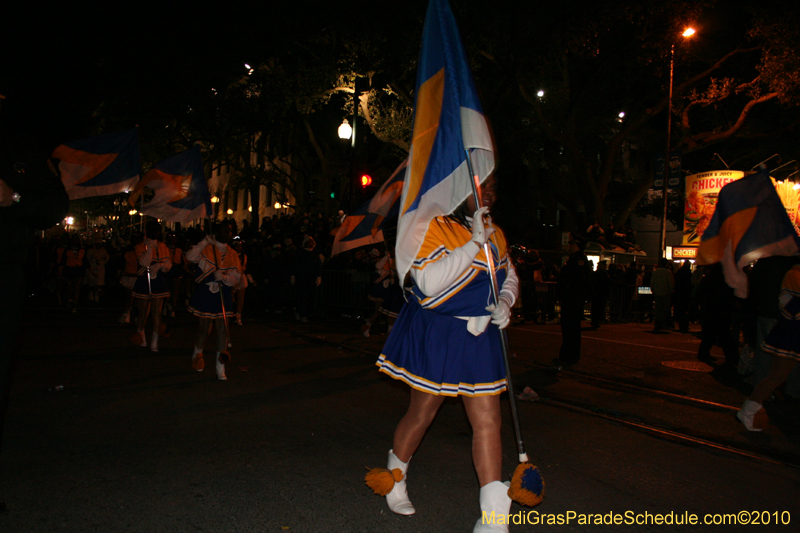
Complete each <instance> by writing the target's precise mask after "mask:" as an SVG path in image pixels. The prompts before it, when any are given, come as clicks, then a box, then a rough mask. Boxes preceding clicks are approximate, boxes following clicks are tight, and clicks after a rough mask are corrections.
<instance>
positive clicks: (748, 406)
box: [736, 400, 762, 431]
mask: <svg viewBox="0 0 800 533" xmlns="http://www.w3.org/2000/svg"><path fill="white" fill-rule="evenodd" d="M760 410H761V404H760V403H758V402H754V401H753V400H745V401H744V405H742V408H741V409H739V412H737V413H736V418H738V419H739V421H740V422H741V423H742V424H744V427H746V428H747V430H748V431H762V430H761V428H757V427H753V418H755V416H756V413H757V412H759V411H760Z"/></svg>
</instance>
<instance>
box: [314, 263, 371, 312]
mask: <svg viewBox="0 0 800 533" xmlns="http://www.w3.org/2000/svg"><path fill="white" fill-rule="evenodd" d="M369 287H370V273H369V272H359V271H355V270H323V271H322V284H321V285H320V286H319V290H318V291H317V292H316V298H315V307H316V309H315V311H316V312H317V313H325V312H327V313H337V314H341V315H347V316H350V317H353V318H356V317H367V316H369V315H371V314H372V311H373V309H374V305H375V304H374V303H372V302H371V301H369V300H368V299H367V294H368V293H369Z"/></svg>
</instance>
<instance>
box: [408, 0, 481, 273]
mask: <svg viewBox="0 0 800 533" xmlns="http://www.w3.org/2000/svg"><path fill="white" fill-rule="evenodd" d="M416 89H417V90H416V95H415V102H414V128H413V133H412V137H411V149H410V154H409V165H408V168H407V170H406V176H405V181H404V184H403V194H402V198H401V200H400V220H399V223H398V229H397V246H396V249H395V250H396V260H397V272H398V275H399V276H400V279H403V278H404V277H405V275H406V273H407V272H408V270H409V269H410V268H411V264H412V262H413V261H414V258H415V257H416V255H417V252H418V251H419V248H420V246H421V244H422V241H423V238H424V237H425V232H426V230H427V228H428V224H429V223H430V221H431V220H432V219H433V218H435V217H437V216H442V215H448V214H450V213H452V212H453V211H454V210H455V208H457V207H458V206H459V205H460V204H461V203H462V202H463V201H464V200H466V199H467V197H468V196H469V195H470V194H472V185H471V184H470V180H472V176H471V175H470V172H469V168H468V166H467V152H466V151H467V150H469V151H470V158H471V161H472V165H473V170H474V172H475V174H476V175H477V176H478V180H479V182H480V183H482V182H483V181H484V180H485V179H486V178H487V177H488V176H489V175H490V174H491V173H492V172H493V171H494V146H493V143H492V138H491V135H490V133H489V127H488V125H487V123H486V119H485V118H484V116H483V110H482V108H481V104H480V101H479V99H478V94H477V91H476V90H475V83H474V82H473V80H472V73H471V72H470V69H469V66H468V64H467V58H466V55H465V54H464V48H463V46H462V44H461V37H460V36H459V33H458V27H457V26H456V21H455V19H454V17H453V13H452V11H451V10H450V5H449V4H448V2H447V0H431V1H430V3H429V4H428V13H427V15H426V17H425V27H424V30H423V37H422V51H421V52H420V59H419V66H418V69H417V87H416Z"/></svg>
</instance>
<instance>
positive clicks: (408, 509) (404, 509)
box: [386, 450, 417, 515]
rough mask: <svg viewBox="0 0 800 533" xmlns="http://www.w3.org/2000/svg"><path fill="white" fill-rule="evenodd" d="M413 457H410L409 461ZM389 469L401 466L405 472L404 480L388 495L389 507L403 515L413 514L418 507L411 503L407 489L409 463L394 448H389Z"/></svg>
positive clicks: (395, 485) (401, 469) (397, 483)
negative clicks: (395, 452)
mask: <svg viewBox="0 0 800 533" xmlns="http://www.w3.org/2000/svg"><path fill="white" fill-rule="evenodd" d="M410 461H411V459H409V462H410ZM386 468H388V469H389V470H394V469H395V468H399V469H400V471H401V472H402V473H403V480H402V481H397V482H395V484H394V488H392V492H390V493H389V494H387V495H386V503H388V504H389V509H390V510H391V511H392V512H393V513H397V514H402V515H412V514H414V513H416V512H417V511H416V509H414V506H413V505H411V501H409V499H408V492H407V491H406V472H408V463H404V462H403V461H401V460H400V459H398V458H397V456H396V455H395V454H394V451H393V450H389V461H388V465H387V466H386Z"/></svg>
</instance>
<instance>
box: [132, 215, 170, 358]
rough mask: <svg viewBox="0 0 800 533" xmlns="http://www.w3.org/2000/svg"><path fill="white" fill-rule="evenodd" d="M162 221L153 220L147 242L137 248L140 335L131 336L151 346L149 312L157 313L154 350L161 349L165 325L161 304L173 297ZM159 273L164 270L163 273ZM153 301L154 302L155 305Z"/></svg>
mask: <svg viewBox="0 0 800 533" xmlns="http://www.w3.org/2000/svg"><path fill="white" fill-rule="evenodd" d="M160 237H161V224H160V223H159V222H158V221H157V220H151V221H150V222H148V223H147V225H146V226H145V228H144V242H140V243H139V244H137V245H136V248H134V253H135V254H136V257H137V258H138V261H139V275H138V277H137V278H136V282H135V283H134V285H133V297H134V298H135V299H136V300H138V302H139V303H138V306H139V316H138V318H137V321H136V334H135V335H134V336H133V338H132V339H131V340H132V341H133V343H134V344H138V345H139V346H147V339H146V337H145V333H144V327H145V325H146V324H147V314H148V313H149V312H150V311H152V312H153V336H152V338H151V340H150V350H151V351H153V352H157V351H158V332H159V330H160V328H161V306H162V305H164V300H165V299H166V298H167V297H168V296H169V289H168V288H167V277H166V273H167V272H168V271H169V269H170V268H172V261H170V258H169V250H168V249H167V245H166V244H164V243H163V242H161V241H160V240H159V239H160ZM159 273H162V274H161V275H160V276H159ZM151 304H152V305H151Z"/></svg>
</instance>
